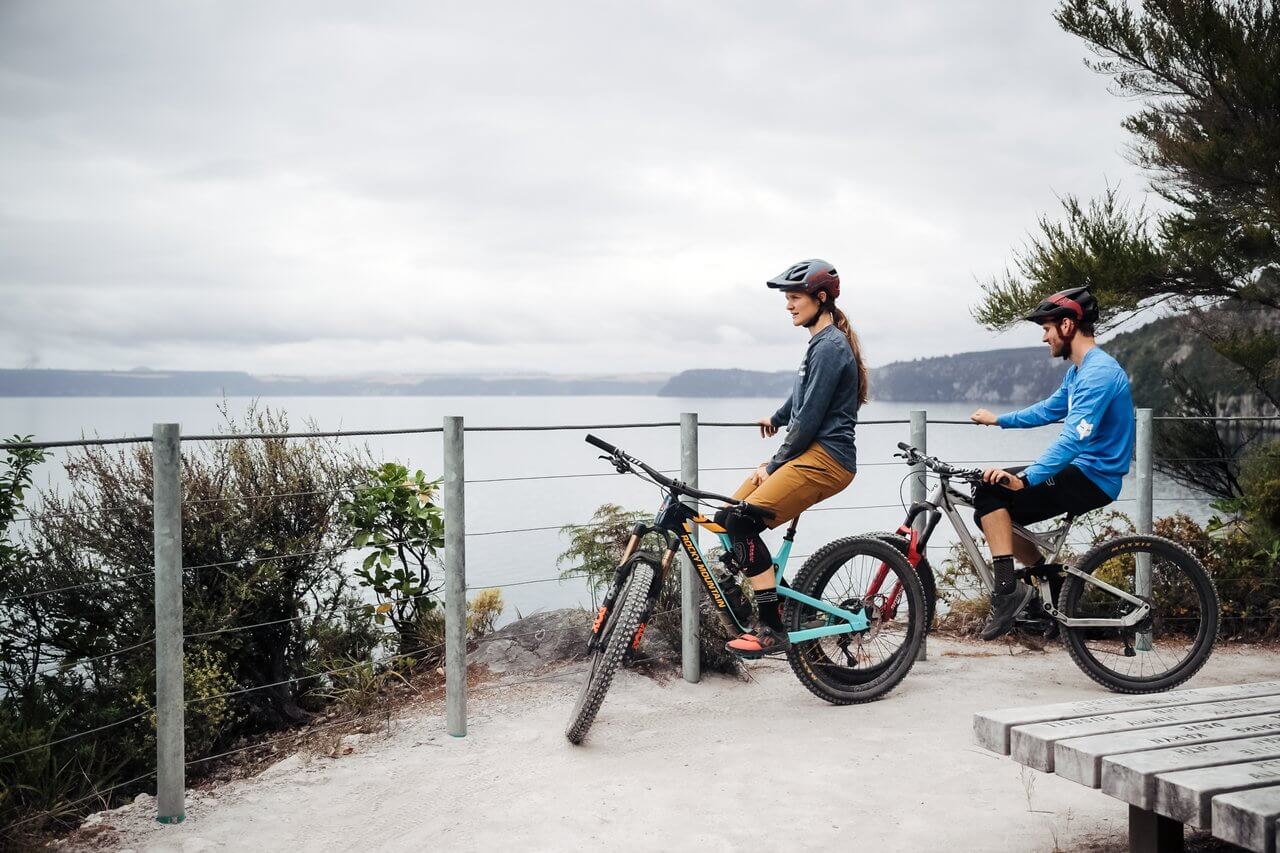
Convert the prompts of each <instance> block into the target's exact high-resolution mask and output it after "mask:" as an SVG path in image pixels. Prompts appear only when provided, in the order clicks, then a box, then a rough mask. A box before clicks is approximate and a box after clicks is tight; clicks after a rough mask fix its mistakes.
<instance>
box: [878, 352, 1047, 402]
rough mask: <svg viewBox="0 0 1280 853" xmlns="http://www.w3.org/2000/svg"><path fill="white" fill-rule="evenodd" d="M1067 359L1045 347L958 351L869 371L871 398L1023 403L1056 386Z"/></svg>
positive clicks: (1045, 394)
mask: <svg viewBox="0 0 1280 853" xmlns="http://www.w3.org/2000/svg"><path fill="white" fill-rule="evenodd" d="M1066 372H1067V363H1066V362H1064V361H1062V360H1061V359H1054V358H1050V356H1049V350H1048V347H1046V346H1043V345H1041V346H1038V347H1019V348H1017V349H998V350H987V351H985V352H963V353H959V354H958V355H945V356H939V357H936V358H918V359H915V360H913V361H896V362H894V363H892V364H887V365H885V366H884V367H881V368H879V369H873V370H872V371H871V375H870V377H869V379H870V381H871V397H872V399H874V400H891V401H896V402H914V403H1026V402H1030V401H1033V400H1042V399H1044V398H1045V397H1047V396H1049V395H1050V394H1052V393H1053V391H1054V389H1055V388H1057V387H1058V386H1059V385H1060V384H1062V374H1064V373H1066Z"/></svg>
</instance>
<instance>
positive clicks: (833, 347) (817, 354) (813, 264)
mask: <svg viewBox="0 0 1280 853" xmlns="http://www.w3.org/2000/svg"><path fill="white" fill-rule="evenodd" d="M767 284H768V286H769V287H771V288H774V289H776V290H781V291H782V292H783V293H785V294H786V297H787V311H788V313H790V314H791V322H792V324H793V325H795V326H803V327H804V328H806V329H808V330H809V335H810V337H809V347H808V349H807V350H806V352H805V357H804V361H803V362H801V364H800V370H799V372H798V374H797V376H796V381H795V386H794V388H793V390H792V393H791V396H790V397H788V398H787V400H786V401H785V402H784V403H783V404H782V406H781V407H780V408H779V409H778V411H777V412H775V413H774V414H773V416H772V417H768V418H761V419H760V421H759V425H760V435H761V437H763V438H768V437H770V436H773V435H774V434H776V433H777V431H778V429H779V428H781V427H783V426H786V427H787V435H786V439H785V440H784V441H783V442H782V446H781V447H780V448H779V449H778V452H777V453H776V454H774V456H773V458H772V459H770V460H769V461H768V462H764V463H761V465H760V467H758V468H757V469H756V470H755V472H754V473H752V474H751V476H750V477H748V478H747V479H746V481H745V482H744V483H743V484H742V485H741V486H740V487H739V488H738V490H737V491H736V492H734V494H733V497H734V499H735V500H740V501H741V500H746V501H748V502H749V503H750V504H751V506H752V507H755V508H759V509H762V510H765V515H767V516H768V520H767V521H764V520H762V519H761V518H760V517H758V516H756V515H754V514H751V513H748V512H743V511H741V510H738V509H736V508H727V509H723V510H720V511H719V512H717V513H716V523H718V524H720V525H721V526H722V527H724V529H725V531H726V532H727V533H728V534H729V538H730V541H731V542H732V544H733V558H734V561H735V563H736V564H737V565H738V567H739V568H741V569H742V572H743V574H744V575H746V576H747V577H748V578H749V579H750V582H751V588H752V590H754V592H755V598H756V605H757V606H758V608H759V613H760V619H759V622H760V624H759V627H758V628H757V629H756V631H755V632H754V633H749V634H743V635H742V636H740V637H738V638H737V639H735V640H731V641H730V642H729V643H728V644H727V648H728V649H729V651H731V652H734V653H735V654H738V655H740V656H742V657H747V658H756V657H760V656H762V655H771V654H777V653H782V652H785V651H786V650H787V649H788V648H789V647H790V645H791V644H790V642H789V641H788V639H787V631H786V630H785V628H784V627H783V624H782V614H781V612H780V610H779V608H778V593H777V589H776V579H775V577H774V574H775V573H774V572H773V571H772V568H773V556H772V555H771V554H770V553H769V548H768V546H766V545H765V543H764V540H763V539H761V538H760V533H761V532H762V531H763V530H764V529H765V528H766V527H767V528H769V529H773V528H775V527H778V526H779V525H782V524H785V523H787V522H788V521H790V520H792V519H793V518H795V517H796V516H797V515H799V514H800V513H801V512H803V511H804V510H806V509H808V508H809V507H811V506H813V505H814V504H816V503H818V502H819V501H821V500H825V499H826V498H829V497H831V496H832V495H834V494H836V493H837V492H840V491H841V490H843V489H844V488H845V487H846V486H848V485H849V484H850V483H851V482H853V477H854V474H855V473H856V471H857V450H856V448H855V447H854V432H855V430H856V428H857V424H858V407H859V406H861V405H862V404H863V403H865V402H866V401H867V376H866V372H865V371H864V370H863V369H862V354H861V351H860V347H859V343H858V336H857V335H856V334H855V333H854V331H853V328H852V327H851V326H850V325H849V320H848V318H847V317H845V315H844V312H842V311H841V310H840V309H839V308H837V307H836V298H837V297H838V296H839V295H840V276H839V275H838V274H837V273H836V269H835V267H833V266H832V265H831V264H829V263H827V262H826V261H821V260H817V259H814V260H808V261H801V262H800V263H798V264H794V265H792V266H790V267H788V268H787V269H786V270H785V271H784V272H782V273H781V274H780V275H778V276H776V277H774V278H771V279H769V281H768V282H767Z"/></svg>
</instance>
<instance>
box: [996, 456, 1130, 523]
mask: <svg viewBox="0 0 1280 853" xmlns="http://www.w3.org/2000/svg"><path fill="white" fill-rule="evenodd" d="M1025 469H1026V466H1025V465H1020V466H1018V467H1017V468H1005V469H1004V470H1006V471H1008V472H1009V473H1010V474H1017V473H1018V472H1020V471H1023V470H1025ZM1109 503H1111V497H1110V496H1109V495H1108V494H1107V493H1106V492H1104V491H1102V489H1100V488H1098V485H1097V484H1096V483H1094V482H1093V480H1090V479H1089V478H1088V476H1086V475H1085V473H1084V472H1083V471H1081V470H1080V469H1079V468H1077V467H1076V466H1074V465H1068V466H1067V467H1066V468H1063V469H1062V470H1061V471H1059V472H1058V473H1057V474H1054V475H1053V476H1052V477H1050V478H1049V479H1048V480H1045V481H1044V482H1043V483H1041V484H1040V485H1038V486H1026V487H1024V488H1022V489H1019V490H1018V491H1016V492H1015V491H1014V490H1013V489H1007V488H1005V487H1004V486H992V485H988V484H986V483H980V484H978V487H977V488H976V489H974V491H973V517H974V518H975V519H978V520H981V519H982V517H983V516H984V515H986V514H987V513H989V512H994V511H995V510H998V509H1007V510H1009V517H1010V518H1012V519H1013V521H1014V522H1015V523H1016V524H1023V525H1025V524H1035V523H1036V522H1037V521H1044V520H1045V519H1047V518H1053V517H1054V516H1058V515H1063V514H1064V513H1071V514H1072V515H1080V514H1081V513H1085V512H1088V511H1089V510H1091V509H1097V508H1098V507H1103V506H1106V505H1107V504H1109Z"/></svg>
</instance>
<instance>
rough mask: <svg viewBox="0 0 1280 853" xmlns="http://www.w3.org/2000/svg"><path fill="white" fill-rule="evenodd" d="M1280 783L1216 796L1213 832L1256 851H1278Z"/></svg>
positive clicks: (1255, 852)
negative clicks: (1277, 819) (1279, 784)
mask: <svg viewBox="0 0 1280 853" xmlns="http://www.w3.org/2000/svg"><path fill="white" fill-rule="evenodd" d="M1277 817H1280V786H1274V787H1269V788H1255V789H1253V790H1252V791H1235V792H1234V793H1230V794H1219V795H1218V796H1216V797H1214V798H1213V834H1214V835H1216V836H1217V837H1218V838H1221V839H1222V840H1223V841H1230V842H1231V843H1232V844H1238V845H1239V846H1241V847H1243V848H1245V849H1246V850H1253V851H1254V853H1276V841H1277V839H1276V823H1277V822H1276V818H1277Z"/></svg>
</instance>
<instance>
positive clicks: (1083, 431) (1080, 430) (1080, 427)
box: [1076, 421, 1093, 441]
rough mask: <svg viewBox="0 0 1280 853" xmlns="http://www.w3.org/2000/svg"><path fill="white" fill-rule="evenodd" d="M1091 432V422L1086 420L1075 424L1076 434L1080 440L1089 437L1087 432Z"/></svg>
mask: <svg viewBox="0 0 1280 853" xmlns="http://www.w3.org/2000/svg"><path fill="white" fill-rule="evenodd" d="M1091 432H1093V424H1091V423H1089V422H1088V421H1081V422H1080V423H1078V424H1076V435H1078V436H1080V440H1081V441H1084V440H1085V439H1086V438H1088V437H1089V433H1091Z"/></svg>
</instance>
